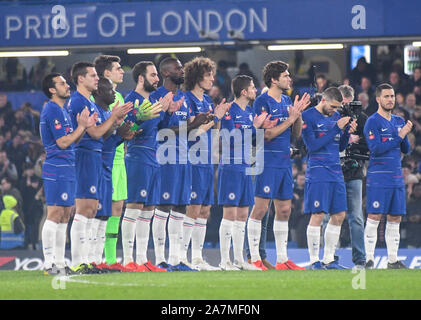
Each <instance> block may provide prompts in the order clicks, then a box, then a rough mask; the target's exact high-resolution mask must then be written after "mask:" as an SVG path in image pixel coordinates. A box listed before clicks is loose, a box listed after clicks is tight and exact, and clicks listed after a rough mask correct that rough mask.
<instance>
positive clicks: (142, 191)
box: [140, 189, 148, 197]
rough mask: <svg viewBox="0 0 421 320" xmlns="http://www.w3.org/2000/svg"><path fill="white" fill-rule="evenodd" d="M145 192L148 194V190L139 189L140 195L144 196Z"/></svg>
mask: <svg viewBox="0 0 421 320" xmlns="http://www.w3.org/2000/svg"><path fill="white" fill-rule="evenodd" d="M147 194H148V192H147V191H146V190H145V189H142V190H140V196H141V197H146V195H147Z"/></svg>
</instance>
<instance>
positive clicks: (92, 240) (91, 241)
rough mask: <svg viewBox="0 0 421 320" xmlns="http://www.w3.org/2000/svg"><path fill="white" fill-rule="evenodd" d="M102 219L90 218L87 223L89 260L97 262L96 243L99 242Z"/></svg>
mask: <svg viewBox="0 0 421 320" xmlns="http://www.w3.org/2000/svg"><path fill="white" fill-rule="evenodd" d="M100 222H101V220H99V219H95V218H94V219H89V220H88V224H87V235H88V260H87V261H88V262H89V263H92V262H95V263H97V262H96V260H95V253H96V245H97V242H98V235H97V234H98V227H99V223H100ZM88 228H90V230H88Z"/></svg>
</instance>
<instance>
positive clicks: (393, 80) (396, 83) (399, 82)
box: [389, 71, 409, 95]
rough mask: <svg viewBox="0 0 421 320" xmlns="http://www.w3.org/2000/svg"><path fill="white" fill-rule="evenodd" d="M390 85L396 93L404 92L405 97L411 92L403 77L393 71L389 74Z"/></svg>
mask: <svg viewBox="0 0 421 320" xmlns="http://www.w3.org/2000/svg"><path fill="white" fill-rule="evenodd" d="M389 83H390V85H391V86H392V87H393V89H394V90H395V92H402V94H403V95H406V94H407V93H408V92H409V90H408V86H407V84H406V83H405V80H404V79H402V76H401V75H400V74H399V72H397V71H392V72H391V73H390V74H389Z"/></svg>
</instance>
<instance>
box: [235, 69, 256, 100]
mask: <svg viewBox="0 0 421 320" xmlns="http://www.w3.org/2000/svg"><path fill="white" fill-rule="evenodd" d="M252 82H253V78H252V77H249V76H246V75H239V76H236V77H235V78H234V79H232V81H231V90H232V92H233V93H234V97H235V98H239V97H241V91H243V90H244V89H245V90H247V88H248V87H249V86H250V84H251V83H252Z"/></svg>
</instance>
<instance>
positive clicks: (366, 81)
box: [356, 76, 375, 100]
mask: <svg viewBox="0 0 421 320" xmlns="http://www.w3.org/2000/svg"><path fill="white" fill-rule="evenodd" d="M356 92H357V93H360V92H365V93H367V94H368V97H369V99H370V100H371V99H375V96H374V89H373V84H372V82H371V80H370V78H368V77H366V76H363V77H361V84H360V85H359V86H357V89H356Z"/></svg>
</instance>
